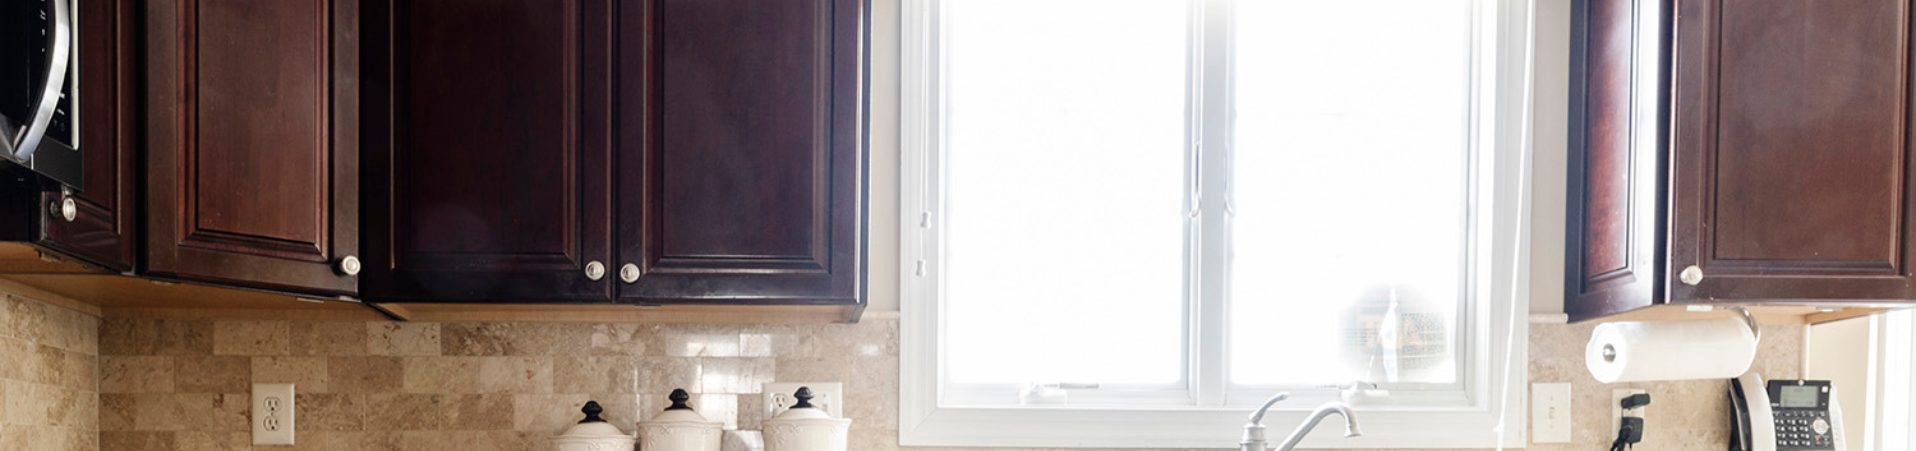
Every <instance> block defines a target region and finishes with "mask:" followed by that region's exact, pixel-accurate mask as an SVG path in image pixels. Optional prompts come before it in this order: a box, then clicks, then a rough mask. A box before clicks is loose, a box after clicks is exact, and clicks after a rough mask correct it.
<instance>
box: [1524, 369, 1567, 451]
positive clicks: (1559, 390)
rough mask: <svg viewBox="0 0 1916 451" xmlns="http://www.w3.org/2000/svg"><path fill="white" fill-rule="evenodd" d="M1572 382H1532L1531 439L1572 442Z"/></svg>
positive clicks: (1534, 441)
mask: <svg viewBox="0 0 1916 451" xmlns="http://www.w3.org/2000/svg"><path fill="white" fill-rule="evenodd" d="M1570 413H1571V409H1570V384H1569V383H1565V382H1555V383H1537V384H1530V441H1531V442H1532V443H1570V425H1571V424H1572V422H1571V420H1570Z"/></svg>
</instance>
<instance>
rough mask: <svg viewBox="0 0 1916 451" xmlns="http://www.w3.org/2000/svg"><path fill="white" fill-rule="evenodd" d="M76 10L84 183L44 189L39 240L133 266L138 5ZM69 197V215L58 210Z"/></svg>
mask: <svg viewBox="0 0 1916 451" xmlns="http://www.w3.org/2000/svg"><path fill="white" fill-rule="evenodd" d="M76 3H77V5H76V6H77V9H78V11H79V14H80V16H79V17H80V26H79V30H80V40H79V45H80V53H79V58H80V70H79V76H80V83H79V89H78V91H79V94H78V97H79V102H80V130H79V132H80V149H81V152H83V154H84V156H83V158H84V160H83V161H82V162H81V170H82V171H83V172H82V174H83V176H82V178H83V179H84V181H83V182H82V183H81V186H79V187H78V189H66V190H49V191H44V192H42V193H41V194H40V196H39V199H38V201H39V202H38V205H40V206H44V207H46V208H47V210H45V211H47V212H48V214H41V215H39V218H40V224H39V230H40V233H41V235H40V237H39V239H38V242H39V244H40V245H41V246H45V247H47V248H50V249H54V250H58V251H60V252H63V253H66V254H68V255H71V256H74V257H78V258H80V259H83V260H87V261H89V262H92V263H95V264H98V265H101V266H104V267H107V268H111V269H113V270H116V271H130V270H132V269H133V260H134V255H133V250H134V247H135V246H134V244H135V243H134V240H135V239H137V238H136V237H137V236H138V235H137V234H136V233H135V231H136V230H138V229H139V227H138V225H137V224H136V223H135V222H134V221H136V219H135V216H134V214H133V212H134V210H135V209H136V207H137V206H136V205H134V202H135V201H134V197H133V193H134V184H135V183H136V181H137V180H138V179H137V178H136V177H135V176H134V171H135V170H136V169H135V167H134V153H133V152H134V149H136V148H138V146H139V143H138V142H136V141H135V139H136V137H138V136H139V135H138V133H136V132H137V131H138V128H137V124H138V122H136V120H137V118H138V116H137V114H138V112H137V111H136V110H134V108H135V106H136V105H137V104H136V103H135V102H136V101H137V100H138V99H139V97H138V92H139V91H138V88H139V87H138V86H136V85H135V83H137V80H138V78H137V76H138V68H135V67H133V64H134V61H135V59H134V56H135V55H138V54H139V51H140V49H139V48H138V45H139V42H140V40H139V34H138V32H137V30H139V28H138V24H137V23H136V22H135V21H136V20H138V17H139V16H138V12H139V11H137V9H139V8H140V6H139V4H137V3H132V2H127V1H124V0H78V1H77V2H76ZM68 202H71V203H72V205H73V207H74V208H73V212H74V215H73V217H72V218H71V219H68V218H66V217H65V216H64V215H63V214H60V213H57V212H58V211H60V209H61V208H62V206H63V205H65V204H67V203H68Z"/></svg>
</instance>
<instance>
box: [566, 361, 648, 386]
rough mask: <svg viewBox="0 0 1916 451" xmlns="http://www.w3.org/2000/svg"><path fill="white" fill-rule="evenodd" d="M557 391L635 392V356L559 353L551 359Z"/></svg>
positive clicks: (636, 368) (636, 378) (636, 377)
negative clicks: (563, 354)
mask: <svg viewBox="0 0 1916 451" xmlns="http://www.w3.org/2000/svg"><path fill="white" fill-rule="evenodd" d="M552 367H553V368H552V373H553V390H554V391H557V392H559V393H638V392H639V380H638V379H639V358H637V357H559V358H556V359H554V360H553V362H552Z"/></svg>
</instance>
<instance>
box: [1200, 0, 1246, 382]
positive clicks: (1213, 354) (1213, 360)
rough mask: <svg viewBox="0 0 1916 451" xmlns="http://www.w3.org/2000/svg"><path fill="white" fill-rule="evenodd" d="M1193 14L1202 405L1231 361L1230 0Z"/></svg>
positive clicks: (1210, 2)
mask: <svg viewBox="0 0 1916 451" xmlns="http://www.w3.org/2000/svg"><path fill="white" fill-rule="evenodd" d="M1198 1H1199V3H1200V4H1199V5H1198V11H1199V13H1198V18H1197V20H1195V21H1194V25H1195V27H1194V28H1195V30H1194V32H1193V33H1192V36H1193V39H1194V40H1196V45H1194V46H1193V51H1194V52H1195V53H1196V56H1195V57H1194V58H1192V66H1193V70H1192V72H1191V77H1192V79H1193V80H1194V83H1193V84H1194V87H1193V89H1192V95H1193V97H1195V98H1194V99H1193V101H1192V104H1193V105H1194V108H1193V110H1194V113H1193V115H1192V116H1193V118H1192V124H1193V125H1192V126H1193V128H1194V130H1195V133H1197V134H1198V136H1199V138H1198V140H1197V146H1196V153H1197V165H1198V170H1197V186H1198V192H1199V196H1198V202H1199V215H1198V218H1197V222H1196V228H1197V229H1198V233H1197V239H1196V240H1195V241H1196V245H1197V251H1196V252H1195V255H1196V257H1195V258H1194V260H1195V265H1194V266H1195V267H1196V268H1197V270H1196V271H1195V272H1196V274H1195V276H1196V280H1197V288H1196V290H1195V291H1196V300H1197V302H1196V305H1195V306H1194V308H1193V309H1192V310H1193V311H1194V312H1195V313H1194V314H1193V315H1192V317H1193V321H1192V324H1193V327H1192V334H1191V337H1192V338H1191V339H1192V340H1193V342H1194V343H1195V344H1194V346H1192V351H1191V355H1192V356H1193V359H1192V367H1193V368H1192V372H1193V374H1194V377H1192V381H1193V392H1194V393H1196V399H1197V402H1198V404H1199V405H1203V406H1221V405H1224V403H1225V400H1226V399H1227V396H1226V395H1227V393H1226V390H1225V388H1226V386H1227V385H1228V384H1229V379H1228V376H1227V374H1228V370H1229V366H1228V362H1226V361H1225V356H1227V355H1229V354H1228V353H1227V352H1225V346H1226V344H1225V332H1226V331H1225V328H1226V324H1227V321H1225V318H1226V315H1227V309H1228V306H1227V305H1226V297H1227V296H1228V294H1229V286H1230V284H1229V281H1230V277H1229V276H1230V249H1231V247H1230V237H1231V212H1230V202H1229V199H1230V197H1231V193H1230V183H1229V179H1230V177H1231V167H1230V161H1231V158H1230V155H1231V147H1232V146H1231V143H1232V141H1233V140H1232V134H1231V123H1232V122H1233V121H1232V115H1233V112H1234V107H1233V105H1232V97H1233V96H1232V66H1231V54H1232V49H1231V41H1232V35H1233V34H1234V33H1233V32H1232V26H1233V21H1234V19H1233V17H1232V14H1231V9H1232V7H1233V5H1234V3H1235V0H1198Z"/></svg>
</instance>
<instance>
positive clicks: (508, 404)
mask: <svg viewBox="0 0 1916 451" xmlns="http://www.w3.org/2000/svg"><path fill="white" fill-rule="evenodd" d="M512 398H513V395H455V396H451V397H450V399H451V403H450V404H451V405H450V406H448V407H447V408H446V409H445V413H446V414H447V415H448V416H447V419H446V429H457V430H467V431H506V430H512V425H513V420H514V418H513V411H514V409H515V408H516V407H515V406H514V405H513V401H512Z"/></svg>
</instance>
